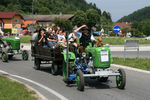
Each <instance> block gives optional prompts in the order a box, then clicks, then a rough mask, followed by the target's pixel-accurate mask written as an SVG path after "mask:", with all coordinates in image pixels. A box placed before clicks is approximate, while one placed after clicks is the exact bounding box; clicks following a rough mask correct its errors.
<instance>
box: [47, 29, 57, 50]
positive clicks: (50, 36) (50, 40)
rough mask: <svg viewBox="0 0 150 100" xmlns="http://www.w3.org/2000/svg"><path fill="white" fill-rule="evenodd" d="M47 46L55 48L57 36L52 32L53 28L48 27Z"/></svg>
mask: <svg viewBox="0 0 150 100" xmlns="http://www.w3.org/2000/svg"><path fill="white" fill-rule="evenodd" d="M47 41H48V46H49V47H50V48H55V46H56V43H57V36H56V35H55V34H54V33H53V29H52V28H51V27H50V28H49V32H48V34H47Z"/></svg>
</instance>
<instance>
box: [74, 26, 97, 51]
mask: <svg viewBox="0 0 150 100" xmlns="http://www.w3.org/2000/svg"><path fill="white" fill-rule="evenodd" d="M81 29H82V32H80V30H81ZM74 32H75V33H76V36H77V37H78V38H79V41H80V47H79V51H80V53H83V52H85V48H86V47H87V46H88V45H89V43H90V42H96V40H95V38H94V36H93V35H91V33H90V30H89V29H88V27H87V26H86V25H82V26H80V27H79V28H77V29H75V30H74Z"/></svg>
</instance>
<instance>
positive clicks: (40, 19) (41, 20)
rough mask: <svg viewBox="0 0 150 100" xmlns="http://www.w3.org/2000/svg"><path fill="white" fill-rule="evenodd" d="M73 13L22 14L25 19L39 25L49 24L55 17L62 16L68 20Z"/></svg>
mask: <svg viewBox="0 0 150 100" xmlns="http://www.w3.org/2000/svg"><path fill="white" fill-rule="evenodd" d="M73 16H74V15H73V14H59V15H26V16H24V20H25V21H30V22H34V21H36V23H37V24H39V25H44V26H51V25H52V24H53V20H54V19H55V18H62V19H66V20H70V19H71V18H72V17H73Z"/></svg>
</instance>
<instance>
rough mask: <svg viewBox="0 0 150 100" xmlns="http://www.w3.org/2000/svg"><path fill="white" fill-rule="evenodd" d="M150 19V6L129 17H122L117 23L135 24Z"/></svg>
mask: <svg viewBox="0 0 150 100" xmlns="http://www.w3.org/2000/svg"><path fill="white" fill-rule="evenodd" d="M146 19H150V6H148V7H145V8H142V9H139V10H137V11H135V12H133V13H132V14H130V15H128V16H124V17H122V18H121V19H120V20H118V21H117V22H133V21H143V20H146Z"/></svg>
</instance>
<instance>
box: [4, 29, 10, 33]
mask: <svg viewBox="0 0 150 100" xmlns="http://www.w3.org/2000/svg"><path fill="white" fill-rule="evenodd" d="M3 32H4V33H11V29H3Z"/></svg>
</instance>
